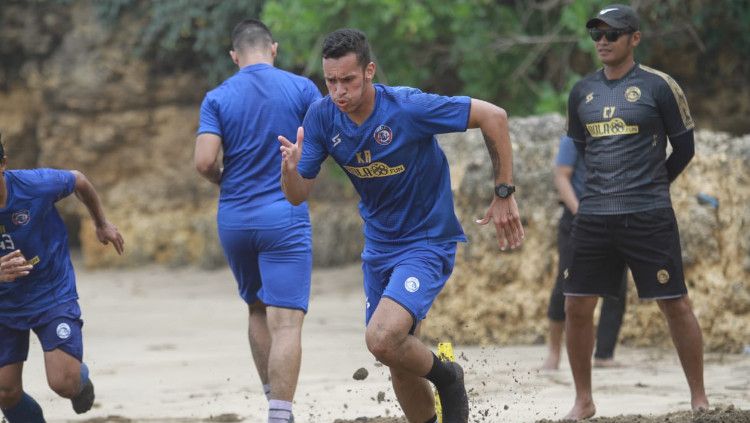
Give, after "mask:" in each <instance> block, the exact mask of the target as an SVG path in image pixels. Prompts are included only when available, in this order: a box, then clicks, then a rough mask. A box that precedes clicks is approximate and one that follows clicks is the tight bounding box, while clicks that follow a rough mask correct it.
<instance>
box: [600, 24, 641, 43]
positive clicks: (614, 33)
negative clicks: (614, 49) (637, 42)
mask: <svg viewBox="0 0 750 423" xmlns="http://www.w3.org/2000/svg"><path fill="white" fill-rule="evenodd" d="M630 33H632V31H630V30H627V29H608V30H606V31H605V30H603V29H599V28H591V29H589V35H591V39H592V40H594V41H599V40H601V39H602V37H604V38H606V39H607V41H609V42H610V43H614V42H615V41H617V39H618V38H620V36H621V35H625V34H630Z"/></svg>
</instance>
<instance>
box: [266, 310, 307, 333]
mask: <svg viewBox="0 0 750 423" xmlns="http://www.w3.org/2000/svg"><path fill="white" fill-rule="evenodd" d="M267 314H268V316H267V322H268V330H269V331H270V332H271V336H272V337H275V336H279V335H281V336H283V335H284V334H287V335H295V334H300V333H301V332H302V321H303V320H304V318H305V314H304V313H303V312H302V310H291V309H282V308H276V307H269V310H268V313H267Z"/></svg>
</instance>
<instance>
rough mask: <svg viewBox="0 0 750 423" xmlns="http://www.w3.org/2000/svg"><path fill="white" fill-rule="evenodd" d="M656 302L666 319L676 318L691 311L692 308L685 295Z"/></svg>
mask: <svg viewBox="0 0 750 423" xmlns="http://www.w3.org/2000/svg"><path fill="white" fill-rule="evenodd" d="M657 303H658V304H659V308H660V309H661V311H662V313H664V316H666V318H667V319H672V318H678V317H680V316H685V315H687V314H690V313H692V312H693V308H692V307H691V306H690V302H689V301H688V298H687V296H683V297H680V298H671V299H667V300H658V301H657Z"/></svg>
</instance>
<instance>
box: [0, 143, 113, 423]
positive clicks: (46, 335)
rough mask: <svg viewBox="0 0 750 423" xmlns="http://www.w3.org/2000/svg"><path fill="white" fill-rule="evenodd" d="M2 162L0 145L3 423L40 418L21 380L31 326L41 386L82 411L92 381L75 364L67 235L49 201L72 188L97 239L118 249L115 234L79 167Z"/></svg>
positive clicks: (75, 316)
mask: <svg viewBox="0 0 750 423" xmlns="http://www.w3.org/2000/svg"><path fill="white" fill-rule="evenodd" d="M6 164H7V163H6V157H5V148H4V146H3V145H2V144H1V143H0V173H2V176H1V177H0V255H3V256H4V257H3V259H2V260H0V271H1V272H0V273H2V277H1V278H0V280H2V283H0V409H2V412H3V415H4V416H5V418H6V419H7V420H8V422H9V423H40V422H44V416H43V414H42V409H41V407H40V406H39V404H37V402H36V401H34V399H33V398H32V397H31V396H29V394H27V393H25V392H24V391H23V384H22V375H23V362H24V361H26V358H27V356H28V352H29V331H30V330H33V331H34V333H36V335H37V337H38V338H39V342H40V343H41V345H42V349H43V350H44V363H45V368H46V371H47V382H48V383H49V386H50V387H51V388H52V390H54V391H55V392H56V393H57V394H58V395H60V396H62V397H65V398H70V399H71V402H72V404H73V409H74V410H75V412H76V413H79V414H80V413H85V412H86V411H88V410H89V409H90V408H91V406H92V405H93V403H94V385H93V384H92V383H91V379H90V378H89V370H88V368H87V367H86V364H84V363H83V337H82V334H81V327H82V326H83V321H82V320H81V309H80V308H79V306H78V301H77V300H78V293H77V292H76V283H75V274H74V272H73V266H72V264H71V262H70V252H69V251H68V234H67V231H66V230H65V226H64V225H63V222H62V219H61V218H60V215H59V214H58V213H57V209H56V208H55V203H56V202H57V201H58V200H60V199H62V198H64V197H66V196H68V195H70V194H71V193H74V192H75V194H76V197H78V199H79V200H80V201H81V202H82V203H83V204H84V205H85V206H86V208H87V209H88V211H89V213H90V214H91V217H92V218H93V221H94V224H95V225H96V235H97V237H98V238H99V241H101V242H102V243H104V244H107V243H110V242H111V243H112V245H113V246H114V247H115V250H117V253H118V254H122V251H123V240H122V236H121V235H120V233H119V232H118V230H117V228H116V227H115V226H114V225H112V224H111V223H109V222H108V221H107V219H106V218H105V217H104V211H103V210H102V205H101V202H100V201H99V196H98V195H97V193H96V190H95V189H94V187H93V186H92V185H91V183H90V182H89V180H88V179H86V177H85V176H84V175H83V174H82V173H80V172H78V171H75V170H73V171H67V170H53V169H34V170H6V168H5V167H6ZM6 270H7V272H6Z"/></svg>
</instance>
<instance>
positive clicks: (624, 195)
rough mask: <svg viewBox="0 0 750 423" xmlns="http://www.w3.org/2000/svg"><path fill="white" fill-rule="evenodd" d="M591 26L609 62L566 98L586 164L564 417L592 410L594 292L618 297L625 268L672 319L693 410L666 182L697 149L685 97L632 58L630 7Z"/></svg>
mask: <svg viewBox="0 0 750 423" xmlns="http://www.w3.org/2000/svg"><path fill="white" fill-rule="evenodd" d="M586 27H587V28H588V29H589V33H590V35H591V38H592V39H593V40H594V42H595V43H596V51H597V54H598V56H599V59H600V60H601V61H602V63H603V64H604V67H603V68H602V69H600V70H599V71H597V72H594V73H592V74H590V75H587V76H586V77H585V78H583V79H582V80H581V81H579V82H578V83H577V84H576V85H575V86H574V87H573V89H572V90H571V92H570V96H569V98H568V136H569V137H570V138H572V139H573V140H574V141H575V143H576V147H577V148H578V151H579V152H580V154H581V155H582V157H583V158H584V161H585V164H586V183H585V184H586V191H585V193H584V194H583V195H582V196H581V201H580V205H579V208H578V214H577V215H576V217H575V221H574V222H573V229H572V232H571V246H572V249H573V258H572V260H571V264H570V269H568V271H567V272H566V273H567V274H568V278H566V281H565V284H564V292H565V295H566V299H565V314H566V320H565V331H566V333H567V335H568V336H567V347H568V359H569V360H570V368H571V371H572V373H573V379H574V381H575V389H576V398H575V403H574V404H573V408H572V409H571V410H570V412H569V413H568V415H567V416H566V418H567V419H573V420H579V419H585V418H589V417H591V416H593V415H594V414H595V413H596V407H595V406H594V400H593V397H592V394H591V352H592V350H593V340H594V334H593V322H592V315H593V312H594V308H595V307H596V302H597V297H598V296H607V295H617V292H618V290H619V287H620V281H621V272H622V269H624V267H625V265H627V266H628V267H629V268H630V271H631V273H632V274H633V279H634V280H635V285H636V288H637V289H638V296H639V297H640V298H642V299H652V300H656V302H657V303H658V305H659V308H660V309H661V311H662V313H663V314H664V316H665V317H666V320H667V323H668V325H669V331H670V333H671V335H672V341H673V342H674V345H675V347H676V349H677V354H678V356H679V357H680V362H681V364H682V369H683V371H684V372H685V376H686V377H687V382H688V386H689V388H690V397H691V398H690V400H691V405H692V408H693V410H701V409H707V408H708V399H707V397H706V392H705V389H704V386H703V337H702V334H701V329H700V326H699V325H698V320H697V319H696V317H695V314H694V313H693V309H692V307H691V305H690V300H689V299H688V295H687V287H686V285H685V278H684V275H683V269H682V253H681V250H680V234H679V230H678V228H677V220H676V219H675V215H674V211H673V209H672V202H671V199H670V195H669V185H670V183H671V182H672V181H674V180H675V178H677V176H678V175H679V174H680V172H682V170H683V169H684V168H685V166H687V164H688V163H689V162H690V159H692V157H693V154H694V141H693V127H694V123H693V119H692V118H691V116H690V110H689V108H688V104H687V100H686V99H685V95H684V94H683V92H682V89H681V88H680V86H679V85H678V84H677V82H675V80H674V79H672V78H671V77H670V76H669V75H667V74H665V73H662V72H659V71H657V70H654V69H651V68H649V67H646V66H643V65H641V64H638V63H636V62H635V61H634V59H633V51H634V49H635V48H636V46H638V44H639V43H640V40H641V32H640V30H639V29H640V24H639V18H638V15H637V14H636V13H635V11H634V10H633V9H632V8H631V7H629V6H625V5H620V4H615V5H611V6H608V7H605V8H604V9H602V10H601V11H600V12H599V13H598V14H597V15H596V17H594V18H593V19H590V20H589V21H588V22H587V23H586ZM667 140H669V144H671V146H672V153H671V154H670V155H669V157H667V154H666V148H667Z"/></svg>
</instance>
